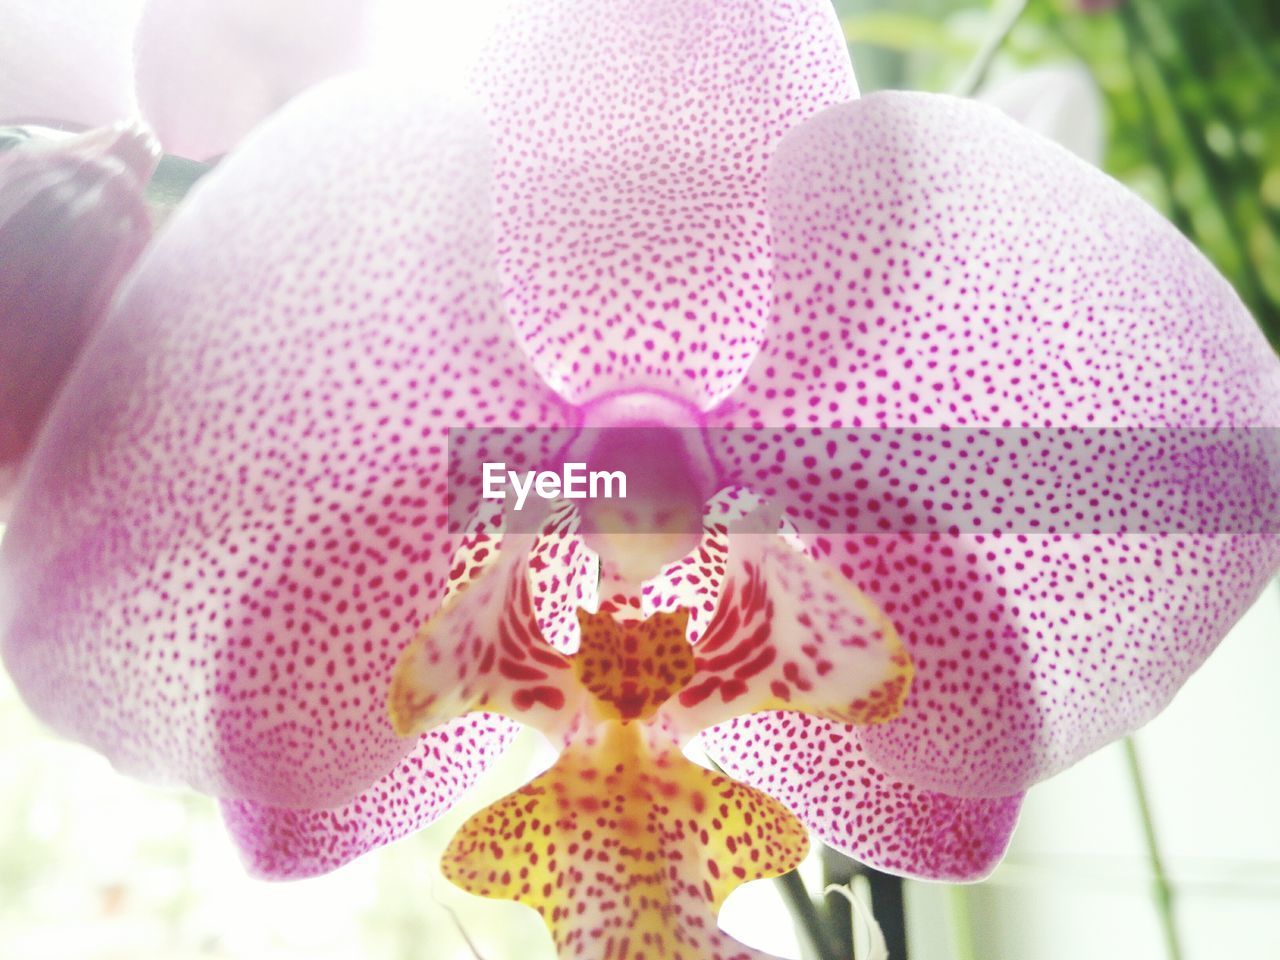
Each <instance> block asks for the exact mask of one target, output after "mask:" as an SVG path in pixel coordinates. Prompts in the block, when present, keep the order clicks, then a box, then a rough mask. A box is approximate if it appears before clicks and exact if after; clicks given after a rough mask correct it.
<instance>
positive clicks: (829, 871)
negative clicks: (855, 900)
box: [822, 845, 859, 957]
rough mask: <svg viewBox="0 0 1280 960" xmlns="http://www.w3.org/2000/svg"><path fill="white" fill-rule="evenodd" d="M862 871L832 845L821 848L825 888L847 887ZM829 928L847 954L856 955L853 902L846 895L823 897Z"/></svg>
mask: <svg viewBox="0 0 1280 960" xmlns="http://www.w3.org/2000/svg"><path fill="white" fill-rule="evenodd" d="M858 872H859V870H858V864H856V863H855V862H854V861H852V860H850V859H849V858H848V857H846V856H845V855H844V854H843V853H841V852H840V851H838V850H834V849H832V848H831V847H828V846H825V845H824V846H823V848H822V889H823V890H824V891H825V890H826V889H828V888H829V887H833V886H834V887H847V886H848V885H849V884H850V883H851V882H852V881H853V878H854V876H856V875H857V873H858ZM823 913H824V914H825V915H826V921H827V930H828V931H830V933H831V936H832V939H833V940H834V941H835V942H836V944H837V945H838V946H839V948H840V953H841V955H842V956H845V957H852V956H853V905H852V904H851V903H849V901H848V900H846V899H845V898H844V897H824V898H823Z"/></svg>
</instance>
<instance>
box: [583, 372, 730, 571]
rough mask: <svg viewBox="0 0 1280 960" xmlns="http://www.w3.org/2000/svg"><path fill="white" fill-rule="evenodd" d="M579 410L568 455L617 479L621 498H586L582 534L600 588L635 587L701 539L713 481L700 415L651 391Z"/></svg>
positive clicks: (713, 485)
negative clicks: (623, 486) (622, 480)
mask: <svg viewBox="0 0 1280 960" xmlns="http://www.w3.org/2000/svg"><path fill="white" fill-rule="evenodd" d="M583 412H584V421H583V429H582V431H581V433H580V434H579V435H578V437H577V438H576V439H575V440H574V442H573V443H572V444H570V446H569V454H570V455H571V457H572V459H574V460H578V461H581V462H583V463H584V464H585V465H586V469H587V470H589V471H592V472H596V471H598V472H601V473H606V472H607V473H611V474H612V473H620V474H622V475H624V476H625V477H626V478H627V496H626V497H625V498H616V499H603V498H601V499H588V500H587V501H586V502H585V503H584V504H583V505H582V507H581V514H582V533H583V536H584V538H585V540H586V543H587V545H588V546H589V547H590V548H591V549H592V550H594V551H595V552H596V553H597V554H598V555H599V556H600V561H601V570H602V579H603V580H604V584H605V586H606V588H607V590H612V589H624V590H626V589H634V588H635V587H637V586H638V585H639V584H640V583H642V582H644V581H645V580H648V579H650V578H651V577H653V576H655V575H656V574H657V573H658V571H659V570H661V569H662V568H663V567H664V566H666V565H667V564H669V563H672V562H674V561H676V560H678V559H680V558H681V557H683V556H685V555H687V554H688V553H689V551H690V550H692V549H693V548H694V547H696V546H697V543H698V540H699V538H700V536H701V534H702V516H703V511H704V506H705V504H706V501H707V499H708V498H709V496H710V495H711V493H712V491H713V490H714V489H715V487H716V475H715V469H714V466H713V464H712V460H711V455H710V453H709V451H708V450H707V444H706V438H705V435H704V433H703V428H702V423H701V416H700V414H699V412H698V411H697V409H695V408H694V407H692V406H689V405H688V404H686V403H685V402H684V401H682V400H679V399H676V398H673V397H668V396H665V395H663V394H658V393H654V392H651V391H628V392H624V393H620V394H617V395H613V396H610V397H606V398H602V399H600V400H597V401H595V402H594V403H591V404H589V405H588V406H587V407H586V408H585V409H584V411H583Z"/></svg>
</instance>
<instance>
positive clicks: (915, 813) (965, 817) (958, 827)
mask: <svg viewBox="0 0 1280 960" xmlns="http://www.w3.org/2000/svg"><path fill="white" fill-rule="evenodd" d="M861 735H862V731H860V730H858V729H857V728H853V727H843V726H841V725H840V724H838V723H833V722H831V721H828V720H822V719H819V718H817V717H812V716H809V715H808V714H803V713H761V714H756V715H755V716H751V717H739V718H738V719H736V720H733V721H732V722H730V723H726V724H723V725H721V726H719V727H716V728H714V729H712V730H708V731H706V732H705V733H704V734H703V735H702V738H701V739H702V744H703V746H704V747H705V748H706V750H707V751H708V753H709V754H710V755H711V756H712V757H714V758H715V759H716V760H717V762H719V764H720V765H721V766H722V767H723V768H724V770H725V772H726V773H729V774H730V775H732V776H733V777H736V778H737V779H739V780H741V781H742V782H743V783H749V784H750V785H751V786H753V787H756V788H757V789H760V790H763V791H764V792H765V793H767V794H769V795H770V796H772V797H776V798H778V799H779V800H781V801H782V802H783V803H784V804H786V805H787V807H788V808H790V809H791V810H792V811H793V812H794V813H795V814H796V816H798V817H799V818H800V820H801V821H803V823H804V824H805V826H807V827H808V828H809V829H811V830H813V831H814V833H816V834H817V835H818V836H819V837H820V838H821V839H822V841H823V842H824V843H826V844H829V845H830V846H832V847H835V848H836V849H837V850H839V851H841V852H842V853H846V854H848V855H849V856H851V857H853V858H854V859H856V860H859V861H861V862H862V863H868V864H870V865H871V866H873V867H876V868H877V869H879V870H884V871H887V872H889V873H896V874H904V875H907V876H912V877H923V878H925V879H929V880H953V881H955V880H978V879H981V878H982V877H984V876H986V875H987V874H988V873H990V872H991V870H992V868H994V867H995V865H996V864H997V863H998V862H999V861H1000V858H1001V857H1002V856H1003V855H1004V851H1005V849H1006V848H1007V847H1008V845H1009V838H1010V836H1011V835H1012V834H1013V827H1014V824H1015V823H1016V822H1017V819H1018V808H1019V807H1020V806H1021V804H1022V797H1021V795H1015V796H1011V797H992V798H988V797H973V798H966V797H952V796H948V795H946V794H943V793H938V792H936V791H933V790H923V789H921V788H919V787H916V786H913V785H912V784H910V783H905V782H903V781H902V780H899V779H898V778H897V777H895V776H892V775H890V774H888V773H886V772H885V771H884V770H883V769H881V768H880V767H879V766H878V765H877V764H876V763H875V762H874V761H873V760H872V759H871V758H870V757H869V756H868V755H867V753H866V751H865V750H863V749H862V745H861V741H860V737H861Z"/></svg>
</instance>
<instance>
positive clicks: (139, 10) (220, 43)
mask: <svg viewBox="0 0 1280 960" xmlns="http://www.w3.org/2000/svg"><path fill="white" fill-rule="evenodd" d="M373 8H374V0H4V2H3V3H0V64H3V65H4V66H3V68H0V124H3V123H43V124H46V125H52V126H59V127H63V126H65V127H70V128H72V129H76V128H83V127H93V126H105V125H109V124H112V123H115V122H118V121H122V120H135V119H138V118H141V119H143V120H145V121H146V123H147V125H148V126H149V127H151V128H152V129H153V130H154V131H155V132H156V135H157V136H158V137H159V138H160V140H161V142H162V143H163V145H164V148H165V150H166V151H167V152H169V153H175V154H178V155H180V156H184V157H190V158H192V159H196V160H204V159H208V158H210V157H215V156H218V155H220V154H222V153H225V152H226V151H227V150H228V149H230V148H231V146H233V145H234V144H235V143H236V142H237V141H238V140H239V139H240V138H241V137H242V136H244V134H245V133H247V132H248V131H249V130H250V129H251V128H252V127H253V126H254V124H256V123H258V122H259V121H260V120H261V119H262V118H263V117H265V116H267V115H268V114H269V113H271V112H272V111H273V110H275V109H276V108H278V107H279V106H280V105H281V104H282V103H284V102H285V101H287V100H288V99H289V98H290V97H292V96H294V95H295V94H297V93H298V92H299V91H301V90H304V89H306V88H307V87H309V86H311V85H312V84H314V83H317V82H319V81H320V80H323V79H325V78H326V77H329V76H332V75H334V74H336V73H340V72H342V71H344V70H349V69H351V68H353V67H356V66H358V65H360V64H361V63H362V62H363V61H364V58H365V55H366V53H367V50H368V46H367V44H368V40H369V35H370V32H371V29H372V26H371V24H372V19H373ZM300 23H305V24H306V29H298V24H300Z"/></svg>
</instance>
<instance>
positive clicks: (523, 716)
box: [387, 536, 579, 741]
mask: <svg viewBox="0 0 1280 960" xmlns="http://www.w3.org/2000/svg"><path fill="white" fill-rule="evenodd" d="M532 542H533V538H532V537H529V536H507V537H504V538H503V539H502V540H501V542H500V543H494V544H492V545H491V547H490V549H492V550H499V551H501V552H500V554H499V558H498V561H497V562H496V563H494V564H492V565H491V566H486V567H484V568H483V569H482V570H481V572H480V574H479V575H478V576H476V577H475V578H474V579H473V580H472V581H471V582H470V583H468V584H466V585H464V586H460V587H459V589H458V590H457V592H456V593H454V594H452V595H451V596H449V597H448V598H447V599H446V601H445V602H444V603H443V604H442V605H441V607H440V609H439V611H438V612H437V613H436V615H435V616H434V617H432V618H431V619H430V620H429V621H428V622H427V623H426V624H425V625H424V626H423V627H422V629H421V630H419V631H418V635H417V636H416V637H415V638H414V639H413V641H412V642H411V643H410V644H409V645H408V646H407V647H406V649H405V651H404V653H403V654H402V655H401V657H400V661H399V663H398V664H397V665H396V668H395V671H394V672H393V673H392V675H391V686H390V693H389V696H388V701H387V702H388V709H389V711H390V717H391V722H392V724H393V726H394V727H395V729H396V732H397V733H399V734H400V735H401V736H408V735H410V734H414V733H420V732H423V731H426V730H430V729H431V728H432V727H434V726H436V725H437V724H440V723H442V722H444V721H446V720H448V719H450V718H451V717H455V716H458V715H459V714H464V713H470V712H471V711H474V710H488V711H492V712H495V713H501V714H504V715H506V716H509V717H513V718H515V719H518V720H520V721H522V722H524V723H527V724H529V725H531V726H534V727H536V728H537V729H539V730H541V731H542V732H543V733H545V734H546V735H547V736H548V737H549V738H550V739H552V740H553V741H554V740H556V739H557V738H558V737H560V736H562V735H563V734H564V733H565V731H566V730H567V728H568V727H569V725H570V724H571V723H572V720H573V718H574V715H575V712H576V708H577V707H578V706H579V702H578V700H577V699H576V697H575V696H574V693H575V689H574V686H573V670H572V666H571V663H570V661H569V659H568V658H566V657H565V656H564V655H563V654H561V653H560V652H558V651H557V650H556V649H554V648H553V647H551V646H550V645H549V644H548V643H547V642H546V641H545V639H544V638H543V637H542V635H541V633H540V632H539V630H538V618H537V614H536V613H535V611H534V608H533V599H532V596H531V591H530V577H529V548H530V546H531V544H532ZM569 588H570V589H571V586H570V587H569Z"/></svg>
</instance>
